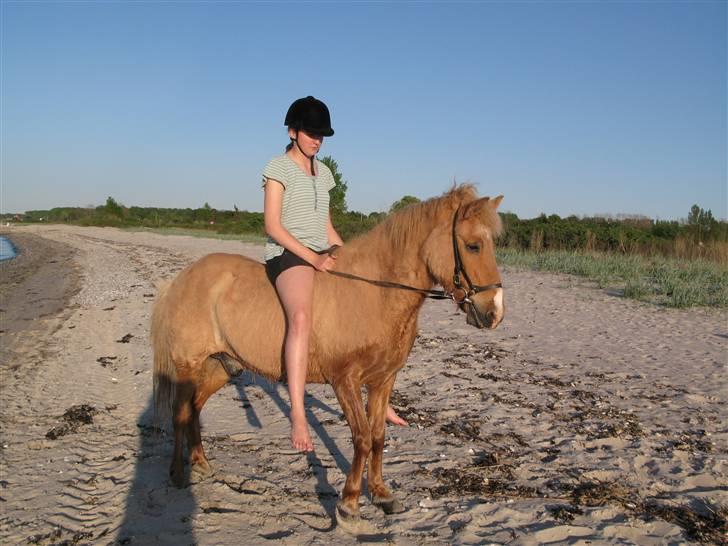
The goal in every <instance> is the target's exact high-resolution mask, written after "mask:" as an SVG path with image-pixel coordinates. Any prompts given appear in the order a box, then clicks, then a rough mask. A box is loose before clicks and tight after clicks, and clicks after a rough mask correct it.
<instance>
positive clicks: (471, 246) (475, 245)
mask: <svg viewBox="0 0 728 546" xmlns="http://www.w3.org/2000/svg"><path fill="white" fill-rule="evenodd" d="M465 248H467V249H468V250H469V251H470V252H480V245H479V244H478V243H468V244H466V245H465Z"/></svg>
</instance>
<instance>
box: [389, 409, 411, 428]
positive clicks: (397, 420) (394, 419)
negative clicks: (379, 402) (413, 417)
mask: <svg viewBox="0 0 728 546" xmlns="http://www.w3.org/2000/svg"><path fill="white" fill-rule="evenodd" d="M387 421H389V422H390V423H392V424H393V425H397V426H400V427H406V426H407V421H405V420H404V419H402V418H401V417H400V416H399V415H397V412H396V411H394V408H393V407H392V406H389V405H388V406H387Z"/></svg>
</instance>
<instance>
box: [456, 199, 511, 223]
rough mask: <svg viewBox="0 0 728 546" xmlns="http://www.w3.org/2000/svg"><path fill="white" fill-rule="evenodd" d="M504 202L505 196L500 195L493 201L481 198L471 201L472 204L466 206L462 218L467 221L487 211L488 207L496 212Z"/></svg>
mask: <svg viewBox="0 0 728 546" xmlns="http://www.w3.org/2000/svg"><path fill="white" fill-rule="evenodd" d="M502 200H503V196H502V195H499V196H498V197H494V198H492V199H491V198H490V197H481V198H480V199H476V200H475V201H471V202H470V203H468V204H467V205H465V207H464V210H463V215H462V218H463V219H465V218H469V217H470V216H473V215H475V214H482V213H483V211H485V210H486V207H491V208H492V209H493V210H496V209H497V208H498V205H500V202H501V201H502Z"/></svg>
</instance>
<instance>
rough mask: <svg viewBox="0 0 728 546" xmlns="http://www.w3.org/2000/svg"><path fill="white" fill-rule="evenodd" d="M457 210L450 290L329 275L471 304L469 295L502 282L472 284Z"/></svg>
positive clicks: (499, 285) (333, 248)
mask: <svg viewBox="0 0 728 546" xmlns="http://www.w3.org/2000/svg"><path fill="white" fill-rule="evenodd" d="M458 212H460V207H458V209H457V210H456V211H455V215H454V216H453V218H452V248H453V252H454V254H455V272H454V273H453V276H452V282H453V285H454V286H455V289H454V290H453V291H451V292H445V291H444V290H430V289H427V288H416V287H414V286H409V285H407V284H401V283H398V282H391V281H379V280H374V279H367V278H365V277H360V276H359V275H353V274H351V273H344V272H342V271H329V273H330V274H331V275H336V276H337V277H343V278H345V279H352V280H355V281H363V282H367V283H369V284H373V285H375V286H381V287H382V288H399V289H402V290H411V291H413V292H419V293H420V294H423V295H424V296H425V297H427V298H431V299H435V300H446V299H450V300H452V301H454V302H455V303H457V304H458V305H461V304H463V303H468V304H470V305H472V304H473V300H471V299H470V296H473V295H475V294H477V293H478V292H485V291H486V290H492V289H493V288H503V284H502V283H499V282H498V283H493V284H486V285H477V284H473V282H472V281H471V280H470V277H469V276H468V273H467V272H466V271H465V266H463V261H462V259H461V258H460V250H459V249H458V240H457V236H456V235H455V226H456V224H457V218H458ZM337 248H338V246H337V245H334V246H332V247H331V248H330V249H329V250H328V253H329V255H331V253H332V252H334V250H336V249H337ZM460 275H462V277H463V278H464V279H465V282H466V283H467V284H468V286H469V288H467V289H466V288H465V287H464V286H463V284H462V281H461V279H460ZM458 290H459V291H461V292H463V294H464V295H463V297H462V299H457V298H456V297H455V292H456V291H458Z"/></svg>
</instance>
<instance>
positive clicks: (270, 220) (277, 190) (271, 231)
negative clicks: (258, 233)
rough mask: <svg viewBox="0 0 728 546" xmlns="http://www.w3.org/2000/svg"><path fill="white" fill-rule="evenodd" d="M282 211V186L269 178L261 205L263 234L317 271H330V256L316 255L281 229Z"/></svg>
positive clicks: (331, 260) (331, 262)
mask: <svg viewBox="0 0 728 546" xmlns="http://www.w3.org/2000/svg"><path fill="white" fill-rule="evenodd" d="M282 209H283V184H281V183H280V182H278V181H277V180H274V179H272V178H269V179H268V181H267V182H266V184H265V201H264V204H263V220H264V222H265V232H266V233H267V234H268V235H270V236H271V237H272V238H273V239H274V240H275V241H276V242H277V243H278V244H279V245H281V246H282V247H283V248H285V249H286V250H289V251H291V252H293V253H294V254H295V255H297V256H298V257H300V258H302V259H304V260H306V261H307V262H308V263H310V264H311V265H313V266H314V267H315V268H316V269H318V270H319V271H328V270H329V269H332V268H333V265H334V260H333V259H332V258H331V257H330V256H328V255H327V254H323V255H321V254H316V253H315V252H314V251H313V250H311V249H309V248H306V247H305V246H304V245H302V244H301V243H300V242H299V240H298V239H296V238H295V237H294V236H293V235H291V234H290V233H289V231H288V230H287V229H286V228H284V227H283V224H281V210H282Z"/></svg>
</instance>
